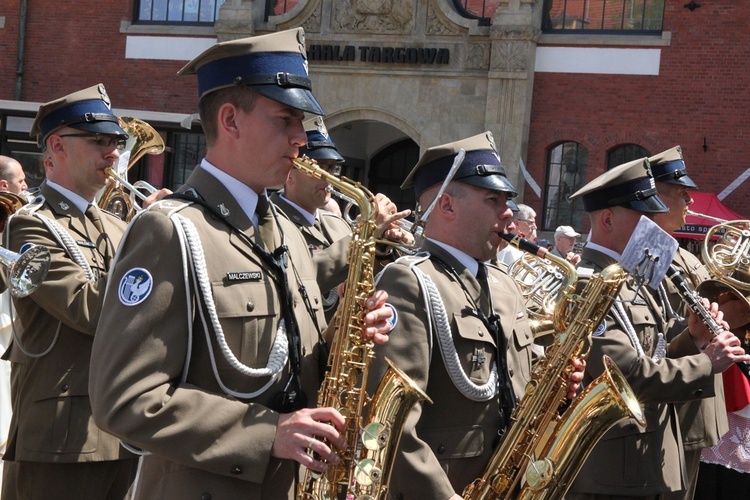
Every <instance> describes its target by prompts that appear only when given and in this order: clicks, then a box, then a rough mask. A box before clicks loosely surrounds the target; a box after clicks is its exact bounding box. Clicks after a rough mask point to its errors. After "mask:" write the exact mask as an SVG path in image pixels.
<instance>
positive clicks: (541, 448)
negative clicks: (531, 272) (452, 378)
mask: <svg viewBox="0 0 750 500" xmlns="http://www.w3.org/2000/svg"><path fill="white" fill-rule="evenodd" d="M500 236H501V237H503V238H504V239H506V240H508V241H509V243H511V244H513V245H515V246H517V247H519V248H521V249H522V250H525V251H528V252H532V253H534V254H536V255H538V256H539V257H540V258H543V259H550V260H553V261H554V260H555V259H557V260H559V261H560V262H556V261H555V263H556V264H559V265H560V266H561V267H562V268H565V269H569V271H568V272H570V273H573V274H572V276H569V277H568V279H567V283H576V281H577V275H576V273H575V269H573V268H572V266H570V265H569V264H568V263H567V262H566V261H565V260H564V259H559V258H558V257H556V256H553V255H549V253H547V252H546V250H544V249H540V247H538V246H537V245H534V244H533V243H531V242H528V241H526V240H522V239H520V238H518V237H514V236H513V235H504V234H501V235H500ZM626 278H627V275H626V273H625V272H624V271H623V270H622V268H621V267H620V266H619V265H617V264H613V265H611V266H609V267H607V268H606V269H604V270H603V271H602V272H601V273H600V274H598V275H595V276H593V277H592V278H591V279H590V280H589V281H588V283H586V286H585V288H584V289H583V290H582V292H581V294H580V295H577V294H575V293H574V290H573V287H571V286H568V287H566V288H565V289H564V290H563V292H562V293H561V296H560V299H559V300H558V303H557V306H556V309H559V312H560V315H561V316H562V317H564V318H565V321H564V323H565V328H564V329H562V330H559V331H558V333H557V334H556V335H555V340H554V343H553V344H552V345H551V346H550V347H549V348H548V349H547V351H546V353H545V355H544V356H543V357H542V358H541V359H540V360H539V361H538V362H537V364H536V365H535V366H534V369H533V371H532V374H531V380H530V381H529V383H528V384H526V389H525V394H524V396H523V398H522V399H521V402H520V403H519V404H518V406H516V408H515V409H514V410H513V413H512V414H511V421H510V425H509V426H508V429H507V430H506V431H505V434H503V437H502V440H501V441H500V443H499V444H498V446H497V448H496V449H495V451H494V453H493V455H492V457H491V459H490V462H489V464H488V465H487V468H486V469H485V472H484V474H483V475H482V477H480V478H478V479H476V480H475V481H474V482H472V483H471V484H470V485H468V486H467V488H466V489H465V490H464V492H463V497H464V499H466V500H478V499H496V498H502V499H511V498H513V499H516V498H523V499H532V498H533V499H537V500H539V499H542V498H544V499H559V498H562V496H563V495H564V494H565V493H566V491H567V490H568V488H569V487H570V484H571V482H572V481H573V479H574V478H575V476H576V474H578V472H579V471H580V469H581V467H582V466H583V462H584V461H585V459H586V457H588V455H589V453H591V450H592V449H593V447H594V445H595V444H596V443H597V442H598V441H599V439H601V437H602V436H603V435H604V433H605V432H606V431H607V430H609V429H610V428H611V427H612V426H613V425H615V424H616V423H617V422H619V421H620V420H622V419H624V418H628V417H630V418H633V419H635V420H636V421H638V422H639V423H641V424H642V425H645V421H644V417H643V414H642V412H641V409H640V405H639V404H638V401H637V400H636V398H635V395H634V394H633V391H632V389H631V388H630V385H628V383H627V381H626V380H625V377H624V376H623V375H622V373H621V372H620V370H619V369H618V368H617V365H615V364H614V362H612V361H611V360H610V359H609V358H608V357H607V356H605V357H604V365H605V373H604V374H602V375H601V376H600V377H599V378H597V379H596V380H594V381H593V382H591V383H590V384H589V385H588V386H587V387H586V389H585V390H584V391H583V392H582V393H581V394H580V395H579V396H578V397H577V398H576V399H575V400H574V401H573V403H572V404H571V405H570V407H569V408H568V409H567V410H566V411H565V413H564V414H563V415H562V416H559V415H558V408H559V407H560V405H561V404H562V403H563V402H564V400H565V396H566V394H567V392H568V375H569V374H570V371H571V370H572V368H571V366H570V364H569V361H570V360H571V359H575V358H577V359H586V358H587V357H588V353H589V350H590V343H591V333H592V332H593V331H594V329H595V328H597V327H598V326H599V325H600V324H601V322H602V320H603V319H604V317H605V316H606V315H607V313H608V312H609V309H610V308H611V306H612V303H613V302H614V300H615V298H616V297H617V295H618V293H619V291H620V288H622V286H623V284H624V283H625V280H626ZM562 311H564V314H563V313H562ZM556 312H558V311H556ZM550 429H551V433H550V434H548V433H547V432H546V431H548V430H550ZM546 436H548V437H546ZM535 456H536V457H537V459H536V460H535V459H534V457H535ZM519 489H520V494H519Z"/></svg>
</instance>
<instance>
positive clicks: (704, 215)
mask: <svg viewBox="0 0 750 500" xmlns="http://www.w3.org/2000/svg"><path fill="white" fill-rule="evenodd" d="M687 215H692V216H693V217H700V218H701V219H708V220H712V221H714V222H718V223H719V224H721V223H722V222H727V220H726V219H722V218H721V217H714V216H713V215H706V214H700V213H698V212H693V211H692V210H687Z"/></svg>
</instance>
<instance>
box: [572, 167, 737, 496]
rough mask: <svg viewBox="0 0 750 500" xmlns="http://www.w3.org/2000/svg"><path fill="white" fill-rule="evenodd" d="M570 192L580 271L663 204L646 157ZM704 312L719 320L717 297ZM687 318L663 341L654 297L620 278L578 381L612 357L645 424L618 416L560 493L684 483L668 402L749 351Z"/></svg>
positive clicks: (704, 389)
mask: <svg viewBox="0 0 750 500" xmlns="http://www.w3.org/2000/svg"><path fill="white" fill-rule="evenodd" d="M578 197H581V198H582V201H583V206H584V210H585V211H586V212H587V213H588V215H589V219H590V221H591V239H590V241H589V242H588V243H587V244H586V246H585V247H584V250H583V254H582V256H581V264H580V266H579V268H578V269H579V276H582V275H584V270H586V269H588V270H589V271H593V272H601V271H602V270H603V269H604V268H605V267H607V266H608V265H610V264H613V263H615V262H618V260H619V259H620V258H621V254H622V252H623V251H624V249H625V247H626V245H627V243H628V240H629V239H630V237H631V235H632V234H633V231H634V229H635V227H636V225H637V224H638V221H639V220H640V217H641V216H642V215H644V214H645V215H648V216H653V214H659V213H665V212H666V211H667V207H666V206H665V205H664V203H663V202H662V201H661V200H660V199H659V197H658V196H657V192H656V188H655V186H654V181H653V177H652V175H651V170H650V168H649V162H648V160H647V159H646V158H642V159H639V160H635V161H632V162H629V163H625V164H623V165H620V166H618V167H615V168H613V169H612V170H610V171H608V172H606V173H604V174H602V175H600V176H599V177H597V178H596V179H594V180H593V181H591V182H589V183H588V184H586V185H585V186H584V187H583V188H581V189H580V190H578V191H577V192H576V193H574V194H573V198H578ZM583 281H585V279H581V280H579V286H580V285H581V284H582V282H583ZM636 292H637V295H636ZM710 310H711V311H712V313H713V314H716V315H717V316H716V320H717V321H721V314H720V313H717V312H716V304H713V305H712V306H711V309H710ZM689 325H690V328H689V330H688V329H686V330H685V331H683V332H681V333H680V334H679V335H676V336H675V337H674V338H673V339H672V340H671V342H669V343H668V344H667V343H666V342H665V339H664V337H663V332H666V331H667V327H668V325H667V324H666V322H665V321H664V320H663V317H662V310H661V306H660V305H659V303H658V300H657V299H656V298H655V297H654V296H652V295H651V293H649V292H648V291H647V290H646V289H645V287H644V288H640V290H638V289H636V288H635V287H634V285H633V284H632V283H630V282H628V283H626V284H625V286H623V288H622V291H621V292H620V295H619V299H618V301H617V302H616V303H615V304H614V306H613V307H612V309H611V310H610V313H609V314H608V315H607V317H606V319H605V321H604V322H602V324H601V325H600V326H599V327H598V328H597V329H596V331H595V332H594V334H593V345H592V347H591V353H590V354H589V357H588V361H587V368H586V375H585V378H584V383H588V382H590V381H591V380H592V379H594V378H595V377H597V376H598V375H600V374H601V373H602V371H603V365H602V356H603V355H604V354H606V355H608V356H610V357H611V358H612V359H613V361H614V362H615V363H616V364H617V365H618V367H619V368H620V370H621V371H622V372H623V374H624V375H625V377H626V379H627V381H628V382H629V383H630V385H631V387H632V388H633V391H634V392H635V395H636V397H637V398H638V400H639V402H640V403H641V405H642V406H643V407H644V416H645V419H646V427H645V428H642V427H640V426H638V425H637V424H636V423H635V422H634V421H633V420H624V421H622V422H620V423H618V424H616V425H615V426H614V427H613V428H612V429H611V430H610V431H609V432H608V433H607V434H606V435H605V436H604V438H603V439H602V440H601V441H599V443H598V444H597V445H596V446H595V447H594V449H593V451H592V452H591V455H590V456H589V458H588V459H587V461H586V463H585V464H584V465H583V468H582V469H581V471H580V473H579V474H578V477H577V478H576V480H575V481H574V482H573V485H572V487H571V488H570V491H569V492H568V494H567V495H566V499H571V498H572V499H588V498H620V497H629V498H630V497H641V498H656V497H658V495H659V494H661V493H665V492H669V491H678V490H681V489H683V488H684V487H685V482H686V477H685V472H684V470H685V463H684V457H683V452H682V437H681V434H680V432H679V428H678V427H677V422H676V420H675V418H676V415H675V412H674V407H673V405H672V404H670V403H673V402H682V401H688V400H693V399H699V398H706V397H713V396H714V395H715V389H714V387H715V386H714V374H716V373H720V372H722V371H724V370H726V369H727V368H728V367H729V366H731V365H732V364H733V363H734V362H736V361H738V360H745V359H750V356H747V355H745V354H744V351H743V350H742V347H741V346H740V342H739V340H738V339H737V337H735V336H734V335H733V334H732V333H730V332H723V333H721V334H720V335H718V336H717V337H716V338H715V339H713V340H711V334H710V332H708V331H707V329H706V328H705V325H703V324H702V323H700V321H699V320H698V319H697V316H695V315H691V318H690V322H689ZM665 356H666V357H665Z"/></svg>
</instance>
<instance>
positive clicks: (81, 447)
mask: <svg viewBox="0 0 750 500" xmlns="http://www.w3.org/2000/svg"><path fill="white" fill-rule="evenodd" d="M117 120H118V119H117V117H116V116H115V115H114V114H113V113H112V109H111V104H110V100H109V96H108V95H107V93H106V90H105V88H104V86H103V85H101V84H99V85H95V86H93V87H89V88H87V89H84V90H81V91H78V92H74V93H72V94H70V95H67V96H65V97H62V98H60V99H56V100H54V101H51V102H48V103H46V104H43V105H42V106H40V108H39V111H38V113H37V115H36V119H35V120H34V123H33V125H32V130H31V134H32V136H35V137H36V138H37V140H38V143H39V145H40V146H41V147H42V148H43V149H45V150H46V152H48V153H49V156H50V158H51V160H52V162H53V163H54V168H52V169H47V172H46V173H47V180H46V181H45V182H44V183H43V184H42V186H41V191H40V196H38V197H37V198H36V199H35V200H34V201H33V202H32V203H30V204H28V205H26V206H24V207H23V208H21V209H19V210H18V211H17V212H16V213H15V215H14V216H13V217H12V218H11V219H10V220H9V222H8V227H7V229H6V232H7V233H8V234H7V238H8V239H7V241H8V248H9V249H10V250H12V251H14V252H21V251H23V250H24V249H26V248H28V247H29V246H30V245H44V246H46V247H47V248H49V250H50V253H51V265H50V270H49V273H48V274H47V277H46V279H45V281H44V282H43V283H42V284H41V285H40V286H39V288H37V289H36V291H35V292H34V293H33V294H32V295H30V296H28V297H25V298H20V299H19V298H14V299H13V302H14V306H15V310H16V335H15V337H14V339H13V342H12V345H11V347H10V350H9V351H8V353H7V354H6V356H8V357H9V359H10V361H11V364H12V372H11V388H12V389H11V391H12V397H13V418H12V421H11V428H10V436H9V441H8V450H7V452H6V453H5V457H4V460H9V461H13V464H12V467H11V466H7V467H6V468H5V475H4V478H3V498H24V499H35V498H38V499H47V498H126V494H127V491H128V488H129V487H130V484H131V482H132V479H133V477H135V467H136V464H137V460H136V458H135V457H134V455H132V454H131V453H129V452H128V451H126V450H125V449H123V448H122V447H121V446H120V443H119V441H118V439H117V438H115V437H114V436H111V435H109V434H107V433H106V432H103V431H102V430H100V429H99V428H97V427H96V425H95V424H94V420H93V417H92V415H91V406H90V403H89V393H88V383H89V360H90V356H91V347H92V344H93V341H94V333H95V331H96V325H97V322H98V321H99V318H100V316H101V315H102V311H103V310H102V302H103V298H104V289H105V287H106V286H107V283H108V275H109V267H110V263H111V261H112V259H113V258H114V254H115V250H116V248H117V245H118V243H119V241H120V238H121V236H122V234H123V231H124V230H125V224H124V223H123V222H122V221H120V220H119V219H118V218H117V217H114V216H113V215H111V214H108V213H106V212H104V211H102V210H99V209H98V208H97V207H96V205H95V203H94V198H95V195H96V192H97V191H98V190H99V189H100V188H102V187H103V186H104V185H105V182H106V179H107V176H106V174H105V173H104V169H105V168H107V167H110V166H112V165H113V163H114V162H115V161H116V160H117V158H118V157H119V149H120V148H121V147H122V146H123V145H124V143H125V139H126V138H127V134H126V133H125V132H124V131H123V130H122V129H121V128H120V127H119V125H118V122H117ZM119 331H120V329H119V326H118V327H115V329H114V332H113V333H118V332H119ZM6 463H7V462H6Z"/></svg>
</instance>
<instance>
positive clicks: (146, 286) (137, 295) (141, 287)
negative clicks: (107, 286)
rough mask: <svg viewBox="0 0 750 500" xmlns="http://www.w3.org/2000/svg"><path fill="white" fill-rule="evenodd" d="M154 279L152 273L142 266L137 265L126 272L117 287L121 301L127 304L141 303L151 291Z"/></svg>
mask: <svg viewBox="0 0 750 500" xmlns="http://www.w3.org/2000/svg"><path fill="white" fill-rule="evenodd" d="M153 286H154V280H153V278H151V274H150V273H149V272H148V271H146V270H145V269H143V268H142V267H135V268H133V269H131V270H130V271H128V272H126V273H125V275H124V276H123V277H122V279H121V280H120V285H119V286H118V288H117V291H118V295H119V297H120V302H122V304H123V305H126V306H134V305H137V304H140V303H141V302H143V301H144V300H146V297H148V296H149V294H150V293H151V289H152V288H153Z"/></svg>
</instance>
